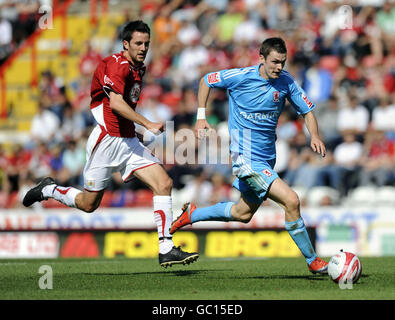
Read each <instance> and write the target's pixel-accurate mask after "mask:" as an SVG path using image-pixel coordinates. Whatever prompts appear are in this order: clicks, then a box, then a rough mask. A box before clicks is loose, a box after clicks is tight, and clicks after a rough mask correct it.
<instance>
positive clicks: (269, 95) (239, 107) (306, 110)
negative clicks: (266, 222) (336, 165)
mask: <svg viewBox="0 0 395 320" xmlns="http://www.w3.org/2000/svg"><path fill="white" fill-rule="evenodd" d="M259 58H260V64H259V65H257V66H252V67H246V68H237V69H229V70H222V71H218V72H213V73H209V74H207V75H205V76H204V77H203V78H202V79H201V81H200V85H199V92H198V104H199V105H198V111H197V121H196V125H195V129H196V132H197V134H198V137H201V134H202V132H204V130H206V129H211V128H210V125H209V124H208V123H207V121H206V119H205V108H206V103H207V99H208V96H209V93H210V88H225V89H227V92H228V97H229V121H228V127H229V132H230V137H231V144H230V152H231V158H232V168H233V174H234V175H235V176H236V179H235V180H234V182H233V187H235V188H236V189H238V190H239V191H240V192H241V198H240V200H239V202H238V203H233V202H221V203H217V204H215V205H213V206H210V207H206V208H196V206H195V205H194V204H193V203H186V204H185V205H184V207H183V209H182V210H183V212H182V214H181V215H180V216H179V217H178V218H177V219H176V220H175V221H174V222H173V224H172V227H171V230H170V233H171V234H173V233H174V232H175V231H176V230H178V229H179V228H181V227H183V226H185V225H187V224H192V223H195V222H197V221H207V220H211V221H241V222H245V223H248V222H249V221H250V220H251V218H252V216H253V215H254V213H255V212H256V211H257V210H258V208H259V206H260V205H261V204H262V202H263V201H265V200H266V199H267V198H270V199H272V200H273V201H275V202H276V203H278V204H279V205H280V206H281V207H282V208H283V209H284V211H285V228H286V230H288V232H289V234H290V236H291V237H292V239H293V240H294V241H295V243H296V245H297V246H298V247H299V249H300V251H301V252H302V254H303V255H304V257H305V259H306V262H307V265H308V268H309V270H310V271H311V272H313V273H323V274H325V273H327V265H328V263H327V262H325V261H324V260H322V259H320V258H319V257H318V256H317V254H316V253H315V251H314V248H313V246H312V244H311V241H310V238H309V236H308V233H307V231H306V227H305V225H304V222H303V218H302V217H301V215H300V202H299V198H298V196H297V194H296V193H295V192H294V191H293V190H292V189H291V188H290V187H289V186H288V185H287V184H286V183H285V182H284V181H283V180H282V179H281V178H279V176H278V174H277V173H276V172H275V171H274V170H273V168H274V165H275V162H276V149H275V141H276V127H277V123H278V118H279V116H280V114H281V112H282V110H283V108H284V104H285V99H287V100H288V101H289V102H290V103H291V105H292V106H293V107H294V108H295V110H296V111H297V112H298V114H301V115H303V117H304V120H305V124H306V127H307V129H308V131H309V133H310V136H311V142H310V146H311V148H312V150H313V151H314V152H317V153H319V154H320V155H321V156H323V157H324V156H325V152H326V150H325V145H324V143H323V142H322V141H321V139H320V137H319V132H318V124H317V120H316V118H315V116H314V114H313V112H312V111H313V109H314V108H315V105H314V104H313V103H312V102H310V100H309V98H308V97H307V96H306V94H305V92H304V91H303V89H302V88H301V87H300V86H299V85H298V84H296V82H295V81H294V79H293V78H292V76H291V75H290V74H289V73H288V72H286V71H284V70H283V68H284V65H285V61H286V59H287V49H286V46H285V43H284V41H283V40H282V39H281V38H269V39H266V40H265V41H264V42H263V43H262V45H261V48H260V52H259Z"/></svg>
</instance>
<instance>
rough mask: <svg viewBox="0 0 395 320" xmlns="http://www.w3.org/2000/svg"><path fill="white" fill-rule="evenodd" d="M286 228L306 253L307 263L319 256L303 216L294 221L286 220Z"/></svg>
mask: <svg viewBox="0 0 395 320" xmlns="http://www.w3.org/2000/svg"><path fill="white" fill-rule="evenodd" d="M285 229H286V230H287V231H288V233H289V234H290V236H291V237H292V239H293V240H294V241H295V243H296V245H297V246H298V248H299V250H300V251H301V252H302V254H303V255H304V257H305V259H306V262H307V264H309V265H310V263H311V262H313V260H314V259H315V258H316V257H317V254H316V253H315V251H314V248H313V245H312V244H311V241H310V238H309V235H308V233H307V230H306V227H305V225H304V222H303V218H302V217H300V218H299V219H298V220H296V221H293V222H287V221H285Z"/></svg>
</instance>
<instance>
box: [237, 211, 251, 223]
mask: <svg viewBox="0 0 395 320" xmlns="http://www.w3.org/2000/svg"><path fill="white" fill-rule="evenodd" d="M252 216H253V214H252V213H245V214H243V215H241V216H239V218H238V220H239V221H240V222H242V223H248V222H250V221H251V219H252Z"/></svg>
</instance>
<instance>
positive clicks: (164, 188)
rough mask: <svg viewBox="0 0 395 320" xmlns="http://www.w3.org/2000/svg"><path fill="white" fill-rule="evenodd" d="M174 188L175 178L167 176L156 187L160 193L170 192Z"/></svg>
mask: <svg viewBox="0 0 395 320" xmlns="http://www.w3.org/2000/svg"><path fill="white" fill-rule="evenodd" d="M172 188H173V179H171V178H170V177H169V176H167V177H166V178H165V179H161V181H160V182H159V183H158V185H157V187H156V189H157V190H156V193H158V194H170V193H171V189H172Z"/></svg>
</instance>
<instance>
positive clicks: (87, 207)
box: [80, 202, 99, 213]
mask: <svg viewBox="0 0 395 320" xmlns="http://www.w3.org/2000/svg"><path fill="white" fill-rule="evenodd" d="M98 207H99V203H95V202H89V203H88V202H87V203H84V204H83V205H82V206H80V209H81V210H83V211H85V212H87V213H91V212H93V211H95V210H96V209H97V208H98Z"/></svg>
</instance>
